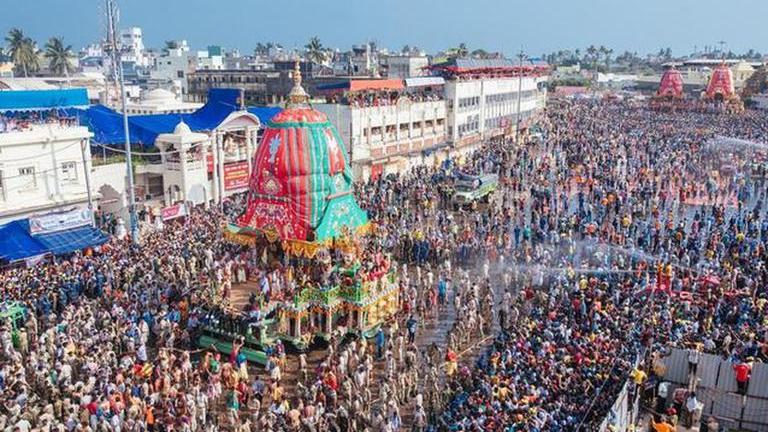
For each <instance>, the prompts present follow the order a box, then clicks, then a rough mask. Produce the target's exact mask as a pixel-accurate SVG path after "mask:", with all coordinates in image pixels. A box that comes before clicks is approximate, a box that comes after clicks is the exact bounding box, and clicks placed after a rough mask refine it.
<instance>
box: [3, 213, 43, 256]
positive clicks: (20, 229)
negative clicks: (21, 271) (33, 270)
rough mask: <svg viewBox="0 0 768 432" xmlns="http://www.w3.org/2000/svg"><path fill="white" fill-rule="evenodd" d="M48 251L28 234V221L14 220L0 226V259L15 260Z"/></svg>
mask: <svg viewBox="0 0 768 432" xmlns="http://www.w3.org/2000/svg"><path fill="white" fill-rule="evenodd" d="M45 253H48V249H47V248H46V247H45V245H43V244H42V243H41V242H40V241H38V240H37V239H36V238H34V237H32V236H31V235H29V221H28V220H27V219H22V220H16V221H13V222H9V223H7V224H5V225H2V226H0V261H6V262H11V261H16V260H20V259H24V258H29V257H33V256H37V255H42V254H45Z"/></svg>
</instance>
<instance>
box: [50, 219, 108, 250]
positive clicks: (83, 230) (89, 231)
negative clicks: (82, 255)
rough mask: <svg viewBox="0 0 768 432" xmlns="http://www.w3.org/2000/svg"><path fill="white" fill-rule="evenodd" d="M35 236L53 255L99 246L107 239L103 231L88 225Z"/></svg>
mask: <svg viewBox="0 0 768 432" xmlns="http://www.w3.org/2000/svg"><path fill="white" fill-rule="evenodd" d="M35 237H36V239H37V240H38V241H39V242H40V243H42V244H43V245H44V246H45V247H46V248H47V249H48V251H49V252H50V253H52V254H54V255H65V254H68V253H72V252H75V251H78V250H82V249H85V248H87V247H91V246H101V245H103V244H104V243H106V242H107V240H109V238H108V237H107V236H106V235H105V234H104V233H103V232H101V231H100V230H98V229H97V228H94V227H92V226H90V225H85V226H81V227H77V228H72V229H69V230H66V231H58V232H53V233H50V234H40V235H37V236H35Z"/></svg>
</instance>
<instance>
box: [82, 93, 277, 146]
mask: <svg viewBox="0 0 768 432" xmlns="http://www.w3.org/2000/svg"><path fill="white" fill-rule="evenodd" d="M239 98H240V90H238V89H211V90H210V91H209V92H208V102H207V103H206V104H205V105H203V106H202V107H201V108H200V109H198V110H197V111H195V112H193V113H190V114H152V115H138V116H130V117H128V130H129V132H130V135H131V143H135V144H142V145H145V146H151V145H154V143H155V139H156V138H157V136H158V135H160V134H163V133H170V132H173V129H174V128H175V127H176V125H177V124H179V122H180V121H182V120H184V123H186V124H187V126H189V128H190V129H191V130H192V131H195V132H201V131H211V130H214V129H216V127H218V126H219V125H220V124H221V123H222V122H223V121H224V119H226V118H227V116H229V115H230V114H232V113H233V112H235V111H237V110H239V109H240V105H239V101H238V99H239ZM280 111H281V108H278V107H249V108H248V112H249V113H251V114H254V115H255V116H256V117H258V118H259V121H260V122H261V123H262V124H266V123H267V122H268V121H269V120H270V119H271V118H272V117H273V116H274V115H275V114H277V113H278V112H280ZM79 117H80V124H82V125H83V126H88V128H89V129H90V130H91V132H93V134H94V137H93V141H94V142H96V143H99V144H106V145H118V144H124V143H125V132H124V128H123V115H122V114H120V113H119V112H116V111H114V110H112V109H110V108H107V107H105V106H103V105H96V106H93V107H91V108H89V109H88V110H85V111H83V112H81V113H80V114H79Z"/></svg>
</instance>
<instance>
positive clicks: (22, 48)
mask: <svg viewBox="0 0 768 432" xmlns="http://www.w3.org/2000/svg"><path fill="white" fill-rule="evenodd" d="M5 41H6V42H7V43H8V48H7V50H8V55H10V56H11V58H12V59H13V63H14V64H15V65H16V67H17V68H21V70H23V71H24V76H25V77H27V76H29V72H34V71H36V70H37V69H39V68H40V63H39V60H38V58H37V50H36V49H35V41H33V40H32V39H31V38H28V37H26V36H24V32H22V31H21V29H18V28H13V29H11V31H9V32H8V36H6V37H5Z"/></svg>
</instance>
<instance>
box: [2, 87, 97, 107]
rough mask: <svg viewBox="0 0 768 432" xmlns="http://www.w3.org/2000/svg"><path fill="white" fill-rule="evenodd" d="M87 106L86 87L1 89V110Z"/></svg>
mask: <svg viewBox="0 0 768 432" xmlns="http://www.w3.org/2000/svg"><path fill="white" fill-rule="evenodd" d="M87 107H88V92H87V91H86V90H85V89H84V88H73V89H62V90H2V91H0V111H42V110H50V109H56V108H87Z"/></svg>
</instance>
